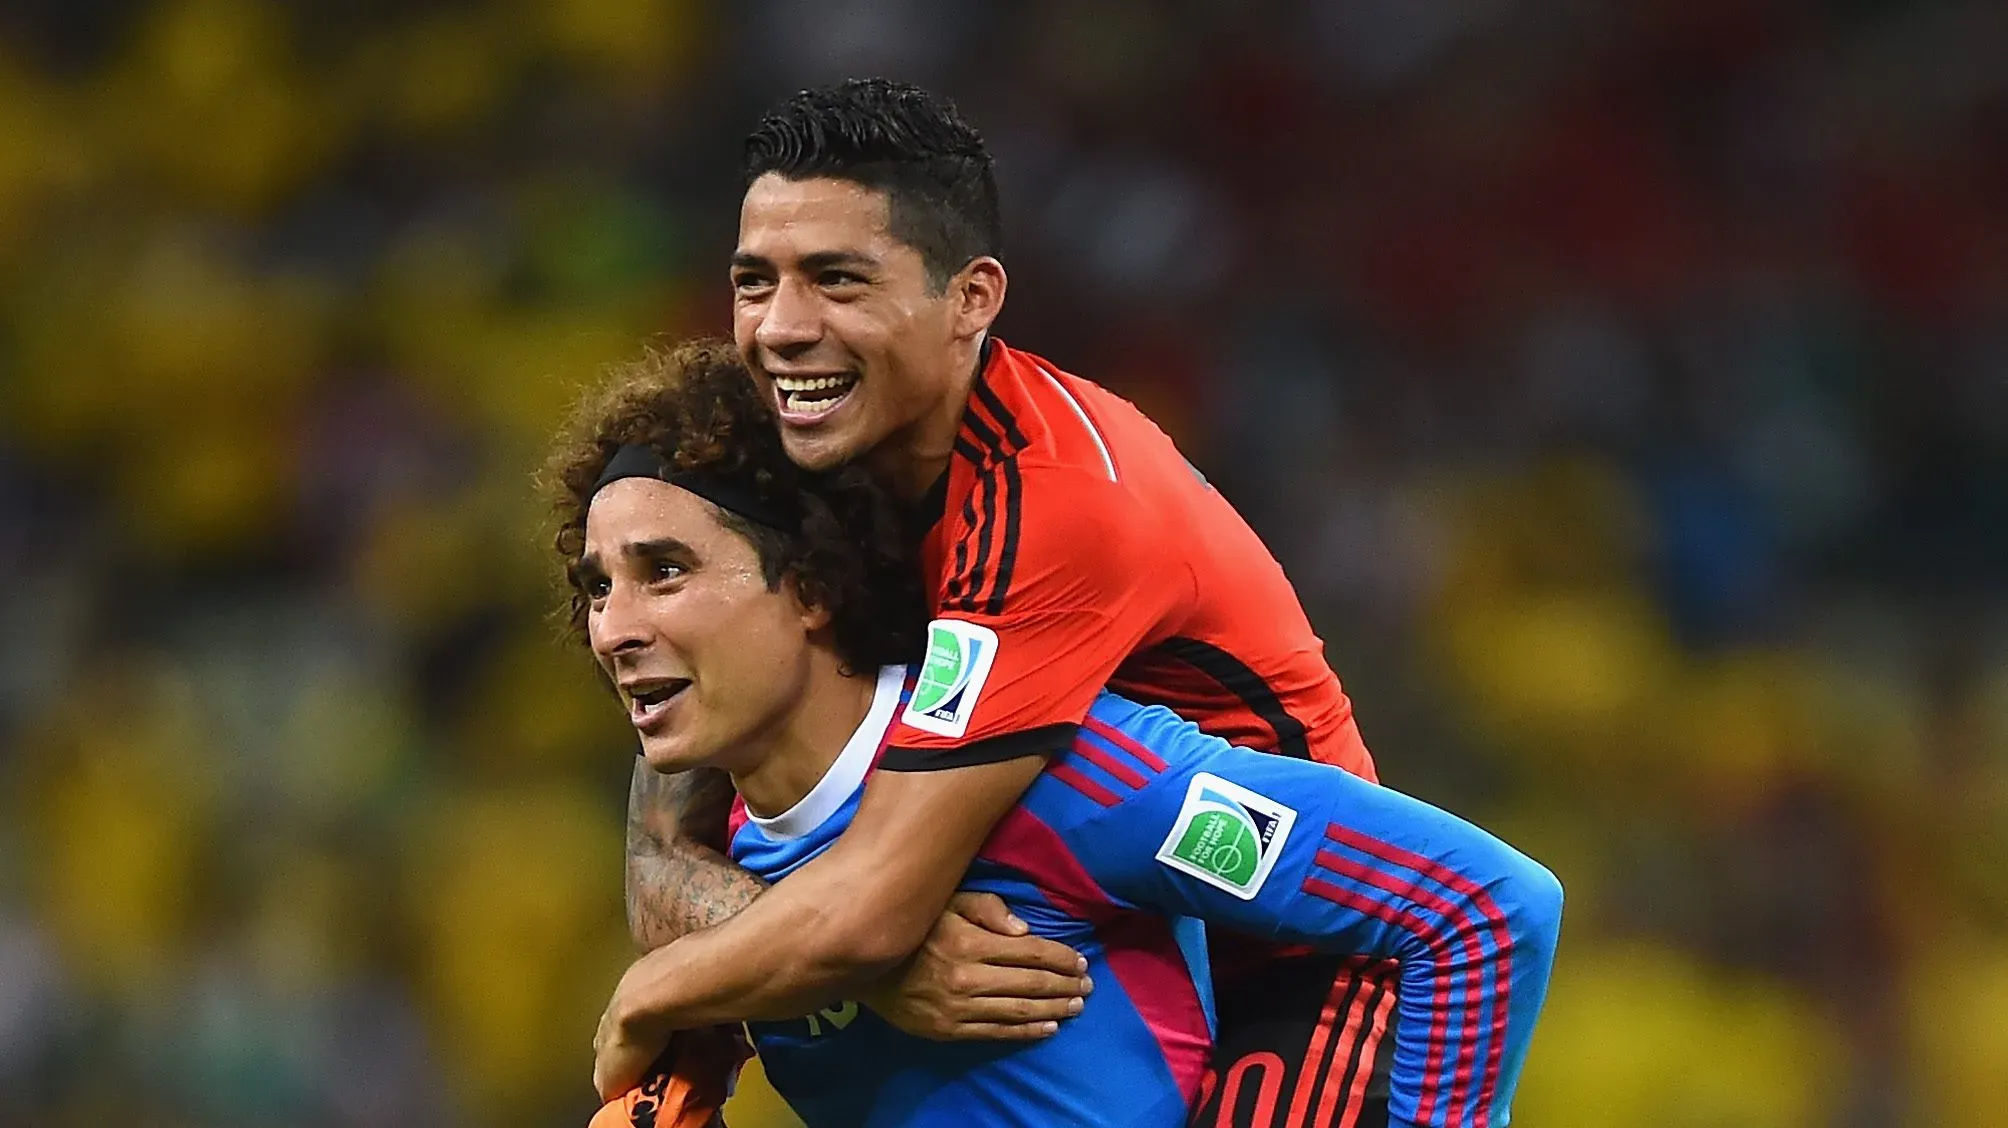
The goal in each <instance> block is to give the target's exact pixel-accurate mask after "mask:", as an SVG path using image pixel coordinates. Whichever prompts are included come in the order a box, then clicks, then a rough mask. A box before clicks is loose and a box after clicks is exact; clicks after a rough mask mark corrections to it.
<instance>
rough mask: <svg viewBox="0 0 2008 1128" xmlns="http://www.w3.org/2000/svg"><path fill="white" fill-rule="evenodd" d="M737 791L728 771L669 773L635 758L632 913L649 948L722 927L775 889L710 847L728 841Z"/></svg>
mask: <svg viewBox="0 0 2008 1128" xmlns="http://www.w3.org/2000/svg"><path fill="white" fill-rule="evenodd" d="M731 794H732V792H731V785H730V783H729V781H726V780H725V779H724V777H723V776H722V775H718V774H713V773H706V772H701V771H694V772H684V773H680V774H678V775H674V776H666V775H662V774H660V773H657V772H655V771H652V770H650V769H649V767H648V765H647V764H645V763H643V762H641V761H640V760H637V761H636V762H635V775H634V781H633V783H632V785H631V787H630V789H629V792H628V833H627V917H628V931H629V933H630V934H631V935H632V936H633V937H634V942H635V945H636V946H637V947H639V948H641V949H642V950H644V951H653V950H654V949H656V948H660V947H662V946H663V945H664V944H668V943H670V942H671V941H673V940H676V939H678V938H679V937H683V936H687V935H689V934H691V933H693V932H697V931H699V930H701V929H705V928H709V927H711V926H712V925H715V924H718V923H719V922H721V921H724V920H726V919H728V918H730V917H732V916H733V915H734V914H736V913H738V912H739V911H740V910H742V909H744V908H745V907H746V906H748V905H750V904H752V903H753V899H754V898H755V897H758V896H759V895H760V893H761V891H763V890H764V889H766V888H767V883H766V882H764V881H762V880H760V879H759V878H758V877H755V876H754V875H752V874H751V873H748V872H747V871H745V870H743V869H741V868H739V867H738V866H737V865H734V864H733V863H732V862H731V861H730V860H729V859H727V858H726V857H725V856H724V855H723V854H721V853H719V852H718V851H717V850H715V849H713V848H712V847H710V846H708V845H705V843H706V842H707V841H719V842H722V841H723V837H724V817H723V812H724V810H725V809H726V807H727V806H728V805H729V804H730V802H731Z"/></svg>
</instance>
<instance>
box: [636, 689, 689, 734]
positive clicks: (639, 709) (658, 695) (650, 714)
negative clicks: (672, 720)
mask: <svg viewBox="0 0 2008 1128" xmlns="http://www.w3.org/2000/svg"><path fill="white" fill-rule="evenodd" d="M689 686H690V681H689V679H687V678H671V679H669V680H666V681H660V682H648V683H645V684H638V685H635V686H631V687H629V688H628V691H627V699H628V717H629V719H630V720H632V721H634V725H635V727H636V728H647V727H649V726H650V725H653V724H654V723H655V722H657V721H659V720H661V719H662V715H663V714H664V713H667V712H668V711H669V707H670V706H671V705H672V704H674V703H675V702H676V698H677V697H678V696H679V695H680V694H682V693H683V691H684V690H685V689H687V688H689Z"/></svg>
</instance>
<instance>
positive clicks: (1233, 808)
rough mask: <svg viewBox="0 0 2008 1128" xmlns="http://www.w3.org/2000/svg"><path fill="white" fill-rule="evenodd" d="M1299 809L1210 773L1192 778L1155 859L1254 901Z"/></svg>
mask: <svg viewBox="0 0 2008 1128" xmlns="http://www.w3.org/2000/svg"><path fill="white" fill-rule="evenodd" d="M1296 821H1297V812H1296V811H1295V810H1293V809H1292V808H1289V807H1285V806H1284V805H1283V804H1281V803H1278V802H1276V801H1275V800H1274V799H1271V798H1269V797H1268V796H1266V795H1258V794H1256V793H1255V792H1253V791H1250V790H1248V789H1247V788H1245V787H1242V786H1241V785H1240V784H1238V783H1233V782H1231V781H1229V780H1224V779H1221V778H1220V777H1219V776H1217V775H1213V774H1212V773H1210V772H1200V773H1199V774H1198V775H1195V776H1193V777H1192V784H1191V786H1189V787H1187V788H1186V789H1185V806H1183V807H1181V808H1179V811H1178V819H1177V820H1176V821H1175V822H1173V823H1172V825H1171V833H1170V834H1168V835H1166V836H1165V839H1164V845H1162V846H1159V847H1158V848H1157V860H1158V861H1160V862H1163V863H1164V864H1165V865H1168V866H1170V867H1171V868H1172V869H1175V870H1179V871H1182V872H1184V873H1189V874H1191V875H1192V876H1194V877H1196V878H1198V879H1199V880H1201V881H1204V882H1206V883H1207V884H1208V885H1217V886H1219V887H1220V888H1222V889H1225V890H1226V891H1228V892H1229V893H1232V894H1234V895H1235V896H1236V897H1239V898H1241V899H1242V900H1244V901H1252V900H1254V899H1255V894H1257V893H1259V892H1261V889H1262V883H1263V882H1264V881H1267V880H1269V871H1270V870H1272V869H1274V868H1275V866H1276V858H1277V857H1278V856H1279V855H1281V854H1282V853H1283V840H1284V839H1286V838H1288V837H1289V836H1290V827H1291V826H1293V825H1295V824H1296Z"/></svg>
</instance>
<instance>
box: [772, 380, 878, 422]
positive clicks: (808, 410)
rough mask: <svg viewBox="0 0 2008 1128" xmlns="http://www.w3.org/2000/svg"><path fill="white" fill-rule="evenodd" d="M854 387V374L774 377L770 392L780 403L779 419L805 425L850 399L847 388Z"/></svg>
mask: <svg viewBox="0 0 2008 1128" xmlns="http://www.w3.org/2000/svg"><path fill="white" fill-rule="evenodd" d="M857 386H858V376H857V373H855V372H840V373H836V374H834V375H829V376H776V377H774V391H775V394H776V396H777V397H778V398H779V400H780V401H781V402H780V408H781V416H782V418H783V419H785V420H787V421H788V422H791V423H803V422H809V421H811V420H815V419H820V418H822V417H823V416H825V415H828V414H829V413H830V412H832V411H835V410H836V409H837V407H838V406H839V405H841V404H842V403H843V402H844V401H845V400H846V399H848V398H850V394H851V389H853V388H855V387H857Z"/></svg>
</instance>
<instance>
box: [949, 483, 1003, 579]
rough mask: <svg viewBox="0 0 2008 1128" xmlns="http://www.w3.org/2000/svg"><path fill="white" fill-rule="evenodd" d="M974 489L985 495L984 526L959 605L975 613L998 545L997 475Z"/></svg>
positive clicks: (978, 484) (977, 537) (977, 541)
mask: <svg viewBox="0 0 2008 1128" xmlns="http://www.w3.org/2000/svg"><path fill="white" fill-rule="evenodd" d="M974 488H975V491H977V492H980V493H982V495H983V526H982V529H981V531H980V532H978V533H977V535H976V559H975V560H974V561H972V562H971V563H970V565H969V577H968V581H969V582H968V583H967V584H966V585H964V587H963V589H962V599H961V601H960V602H959V603H958V604H957V606H958V607H959V608H960V609H961V610H964V611H975V610H977V609H978V608H979V606H980V605H979V604H978V602H977V600H978V597H979V596H981V595H982V593H983V576H984V572H985V571H986V570H987V569H988V568H989V566H990V550H991V548H992V547H993V546H994V545H996V543H997V494H998V491H999V489H1000V486H999V484H998V481H997V475H996V474H995V473H986V474H984V475H983V478H982V480H981V481H979V482H977V483H976V486H975V487H974Z"/></svg>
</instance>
